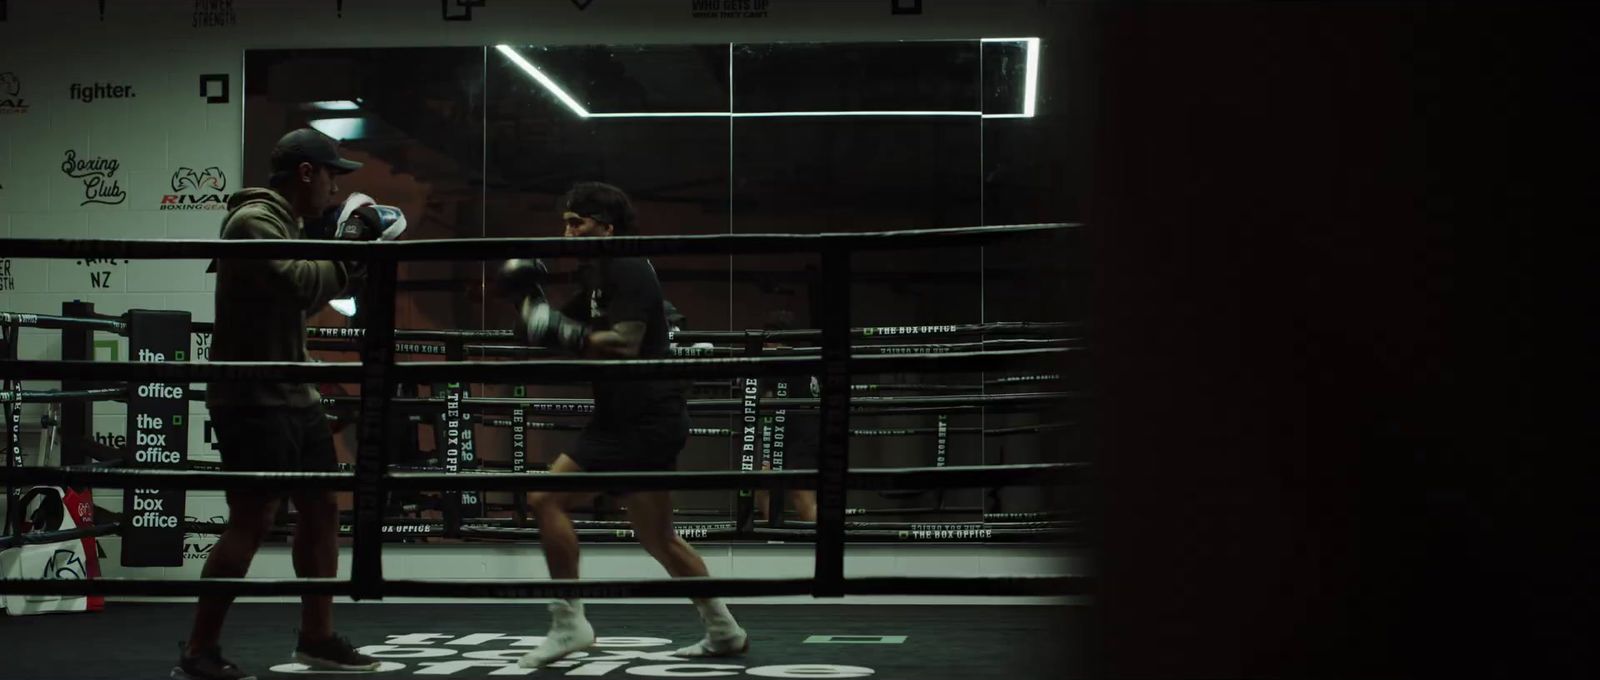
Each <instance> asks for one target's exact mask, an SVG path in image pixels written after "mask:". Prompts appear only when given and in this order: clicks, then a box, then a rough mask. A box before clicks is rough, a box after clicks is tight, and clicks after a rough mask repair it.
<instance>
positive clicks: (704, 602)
mask: <svg viewBox="0 0 1600 680" xmlns="http://www.w3.org/2000/svg"><path fill="white" fill-rule="evenodd" d="M694 608H696V610H699V613H701V622H704V624H706V632H707V634H712V635H714V637H723V635H731V634H733V632H736V630H738V629H739V622H738V621H734V619H733V613H730V611H728V605H725V603H723V602H722V598H718V597H709V598H696V600H694Z"/></svg>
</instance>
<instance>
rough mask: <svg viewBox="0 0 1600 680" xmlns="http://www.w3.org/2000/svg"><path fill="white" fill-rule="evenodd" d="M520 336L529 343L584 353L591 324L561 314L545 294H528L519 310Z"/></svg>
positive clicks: (518, 330)
mask: <svg viewBox="0 0 1600 680" xmlns="http://www.w3.org/2000/svg"><path fill="white" fill-rule="evenodd" d="M518 312H519V313H518V315H517V328H516V332H517V335H518V336H519V337H521V338H523V339H524V340H526V341H527V343H528V344H530V345H538V346H540V347H549V348H552V349H564V350H566V351H568V352H571V353H573V354H582V353H583V350H584V349H586V348H587V347H588V346H589V333H590V328H589V324H586V323H584V322H582V321H578V320H577V319H574V318H572V317H570V316H567V315H565V314H562V313H561V312H560V311H557V310H556V308H554V307H551V306H550V303H548V302H546V301H545V299H544V298H543V297H538V298H536V297H532V296H529V297H525V298H523V299H522V304H521V305H520V307H519V309H518Z"/></svg>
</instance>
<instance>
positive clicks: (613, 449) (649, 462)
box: [572, 415, 689, 472]
mask: <svg viewBox="0 0 1600 680" xmlns="http://www.w3.org/2000/svg"><path fill="white" fill-rule="evenodd" d="M688 441H689V417H688V415H684V416H683V417H682V418H663V419H660V420H651V419H644V420H639V421H637V422H636V423H634V424H633V425H632V426H631V427H602V426H596V425H593V424H591V425H590V426H589V427H587V428H585V429H584V431H583V434H580V435H578V446H577V448H576V450H575V451H574V452H573V453H572V460H573V462H575V463H577V464H578V466H579V467H581V468H583V471H584V472H656V471H670V470H673V469H675V468H677V466H678V454H679V453H680V452H682V451H683V445H684V444H685V443H687V442H688Z"/></svg>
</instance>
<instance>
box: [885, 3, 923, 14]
mask: <svg viewBox="0 0 1600 680" xmlns="http://www.w3.org/2000/svg"><path fill="white" fill-rule="evenodd" d="M889 13H891V14H921V13H922V0H889Z"/></svg>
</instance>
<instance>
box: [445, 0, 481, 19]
mask: <svg viewBox="0 0 1600 680" xmlns="http://www.w3.org/2000/svg"><path fill="white" fill-rule="evenodd" d="M488 2H489V0H439V11H440V12H441V13H443V14H444V20H445V21H472V8H474V7H483V6H484V5H486V4H488ZM452 7H453V8H454V10H455V11H451V8H452Z"/></svg>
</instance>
